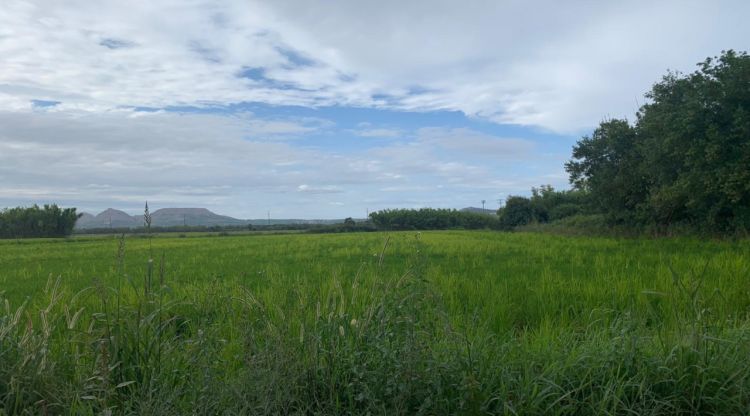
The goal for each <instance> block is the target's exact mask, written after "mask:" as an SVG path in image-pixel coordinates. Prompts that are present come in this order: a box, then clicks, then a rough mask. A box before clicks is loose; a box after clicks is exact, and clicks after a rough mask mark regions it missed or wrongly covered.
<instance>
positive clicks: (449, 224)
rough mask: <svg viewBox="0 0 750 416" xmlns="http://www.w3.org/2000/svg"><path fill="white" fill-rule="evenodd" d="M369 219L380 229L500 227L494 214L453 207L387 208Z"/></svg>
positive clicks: (471, 228) (473, 228)
mask: <svg viewBox="0 0 750 416" xmlns="http://www.w3.org/2000/svg"><path fill="white" fill-rule="evenodd" d="M370 220H371V221H372V223H373V224H374V226H375V227H376V228H377V229H380V230H445V229H451V228H455V229H466V230H476V229H497V228H499V227H500V224H499V222H498V219H497V217H496V216H494V215H487V214H477V213H473V212H465V211H457V210H455V209H434V208H422V209H387V210H383V211H378V212H373V213H371V214H370Z"/></svg>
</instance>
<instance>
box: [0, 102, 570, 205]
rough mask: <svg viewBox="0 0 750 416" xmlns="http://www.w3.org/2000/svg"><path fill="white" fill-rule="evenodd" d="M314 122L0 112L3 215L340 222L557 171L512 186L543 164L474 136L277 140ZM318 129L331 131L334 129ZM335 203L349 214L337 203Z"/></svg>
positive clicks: (443, 201)
mask: <svg viewBox="0 0 750 416" xmlns="http://www.w3.org/2000/svg"><path fill="white" fill-rule="evenodd" d="M134 116H135V117H134ZM309 122H311V121H310V120H308V119H305V120H302V119H300V120H298V121H296V122H295V121H290V120H286V121H284V125H285V126H286V128H285V129H282V130H280V129H279V128H278V125H277V124H273V123H268V122H267V120H265V119H262V118H259V117H257V116H255V115H252V114H238V115H231V116H227V115H215V114H196V113H187V114H177V113H171V112H154V113H143V112H137V111H133V110H117V111H109V112H104V113H89V112H75V111H57V110H54V111H53V110H49V111H42V112H36V111H35V112H21V113H17V112H0V207H1V206H8V205H17V204H26V203H51V202H55V203H59V204H63V205H73V206H77V207H79V208H81V209H82V210H86V211H92V212H98V211H100V210H102V209H104V208H107V207H109V206H114V207H116V208H121V209H126V210H129V211H131V212H134V213H135V212H138V211H139V210H140V209H141V208H142V204H143V202H144V201H146V200H148V201H149V203H150V204H152V205H153V206H154V207H155V208H158V207H165V206H205V207H208V208H211V209H214V210H216V211H218V212H221V213H224V214H229V215H235V216H238V217H263V216H264V214H265V212H266V211H267V210H269V209H271V210H272V211H273V215H274V216H276V217H277V218H279V217H282V216H288V217H303V218H305V217H306V218H315V217H318V218H320V217H336V216H342V217H343V216H352V215H354V216H356V214H355V213H356V212H358V211H365V208H370V209H372V210H374V209H381V208H387V207H396V206H411V205H412V204H414V203H417V202H419V203H421V204H423V205H430V206H445V207H456V206H457V205H458V207H460V206H462V205H463V204H465V203H464V202H462V201H466V200H467V199H468V200H474V199H483V198H484V199H486V198H487V195H494V194H496V193H498V192H511V191H513V192H523V191H525V190H528V187H529V186H531V185H538V183H537V182H538V181H539V180H542V178H543V176H542V175H545V174H550V173H555V172H556V171H557V170H556V169H555V170H553V171H549V170H541V171H539V172H532V174H531V175H529V176H528V177H524V179H514V175H516V173H514V172H515V169H516V168H517V167H518V166H519V165H528V164H530V163H532V162H533V161H534V160H536V159H538V158H539V156H538V155H535V154H533V153H525V152H524V151H522V152H520V153H519V152H518V146H517V144H518V143H517V141H516V140H511V141H509V142H508V143H507V144H509V146H510V147H509V148H508V149H506V150H509V151H511V152H512V154H513V155H514V157H513V160H509V159H503V157H502V155H500V154H499V153H498V158H496V159H494V158H485V159H482V158H480V159H475V160H472V158H471V157H468V158H467V157H465V156H464V150H466V149H464V150H462V149H460V146H458V145H456V143H454V142H452V141H451V140H452V139H453V138H459V139H460V138H467V137H468V138H470V140H468V143H470V145H471V146H473V145H475V144H476V142H477V141H480V142H482V143H484V142H486V143H495V142H497V143H501V144H502V143H506V142H505V139H502V138H497V137H493V136H488V135H483V134H480V133H477V132H474V131H471V130H466V129H458V130H456V129H440V128H431V129H423V130H420V131H419V132H412V133H410V135H411V136H413V137H416V139H415V140H412V141H410V142H407V143H401V142H377V143H379V144H380V145H379V146H376V147H370V148H363V149H359V150H356V151H350V152H347V153H338V152H332V151H324V150H320V149H318V150H316V149H312V148H307V147H304V146H299V143H298V142H297V141H286V140H274V139H273V137H270V140H269V134H272V135H278V134H280V133H282V132H284V133H288V134H292V135H294V134H297V132H299V131H300V130H301V129H306V128H311V127H304V126H308V125H307V124H304V123H309ZM300 123H303V124H300ZM315 123H317V124H314V125H318V126H323V127H321V128H328V127H327V123H326V122H325V120H316V121H315ZM269 125H271V126H272V127H270V128H269V127H268V126H269ZM269 130H270V133H269ZM282 137H284V136H283V135H282ZM524 146H525V145H521V146H520V148H521V149H523V148H524ZM501 147H502V146H501ZM502 149H505V147H502ZM467 151H470V149H469V150H467ZM469 156H471V155H469ZM502 160H505V162H503V163H501V164H500V165H498V161H502ZM557 162H559V161H557ZM559 165H560V163H555V164H553V166H559ZM544 181H545V182H542V183H547V182H550V181H549V180H547V179H546V178H544ZM562 182H563V183H564V181H562ZM553 183H555V184H557V183H558V182H554V181H553ZM414 190H417V191H414ZM332 194H336V195H337V196H336V202H340V203H341V205H331V204H329V202H330V198H331V195H332ZM480 194H481V195H482V196H483V198H480V197H479V196H474V195H480ZM415 201H416V202H415Z"/></svg>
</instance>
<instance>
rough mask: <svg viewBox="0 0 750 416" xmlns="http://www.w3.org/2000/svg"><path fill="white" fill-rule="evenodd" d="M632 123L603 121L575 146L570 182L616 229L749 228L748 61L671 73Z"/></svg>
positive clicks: (741, 56) (727, 55) (734, 56)
mask: <svg viewBox="0 0 750 416" xmlns="http://www.w3.org/2000/svg"><path fill="white" fill-rule="evenodd" d="M646 97H647V99H648V100H649V102H648V103H647V104H645V105H644V106H642V107H641V108H640V110H639V111H638V114H637V120H636V123H635V125H633V126H631V125H630V124H629V123H628V122H627V121H626V120H608V121H604V122H602V123H601V124H600V125H599V127H598V128H597V129H596V130H595V131H594V133H593V135H592V136H590V137H583V138H582V139H581V140H580V141H579V142H578V143H577V144H576V146H575V147H574V148H573V159H572V160H571V161H569V162H568V163H567V164H566V165H565V169H566V170H567V171H568V173H569V174H570V182H571V183H572V184H573V185H574V187H575V188H576V189H577V190H580V191H583V192H586V193H588V194H589V197H590V198H591V201H592V203H593V204H594V208H595V209H596V210H597V211H598V212H601V213H604V214H606V216H607V218H608V219H609V220H610V221H611V222H620V223H625V224H631V225H648V224H651V225H656V226H658V227H660V228H664V229H667V228H669V227H671V226H672V225H674V224H681V225H684V226H689V227H692V228H695V229H702V230H713V231H731V230H738V229H748V228H750V56H748V55H747V53H744V52H743V53H736V52H734V51H731V50H730V51H726V52H723V53H722V55H721V56H720V57H718V58H709V59H706V60H705V61H704V62H702V63H700V64H699V69H698V70H697V71H695V72H693V73H692V74H689V75H686V76H683V75H681V74H679V73H674V72H672V73H668V74H667V75H666V76H665V77H664V78H663V79H662V80H661V81H660V82H658V83H656V84H655V85H654V86H653V88H652V89H651V91H650V92H649V93H647V94H646Z"/></svg>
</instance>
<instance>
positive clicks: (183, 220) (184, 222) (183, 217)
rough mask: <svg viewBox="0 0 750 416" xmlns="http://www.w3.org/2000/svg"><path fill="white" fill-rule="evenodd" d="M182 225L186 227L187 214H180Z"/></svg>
mask: <svg viewBox="0 0 750 416" xmlns="http://www.w3.org/2000/svg"><path fill="white" fill-rule="evenodd" d="M182 226H183V227H187V216H186V215H185V214H182Z"/></svg>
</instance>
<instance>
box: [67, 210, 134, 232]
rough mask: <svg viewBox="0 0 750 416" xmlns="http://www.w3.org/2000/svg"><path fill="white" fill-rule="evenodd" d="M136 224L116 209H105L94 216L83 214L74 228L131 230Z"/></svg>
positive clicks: (126, 214)
mask: <svg viewBox="0 0 750 416" xmlns="http://www.w3.org/2000/svg"><path fill="white" fill-rule="evenodd" d="M137 226H138V222H137V221H136V219H135V217H133V216H130V215H129V214H128V213H126V212H123V211H120V210H117V209H112V208H109V209H106V210H104V211H102V212H100V213H99V214H97V215H96V216H93V215H91V214H87V213H83V215H82V216H81V218H79V219H78V221H77V222H76V228H133V227H137Z"/></svg>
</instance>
